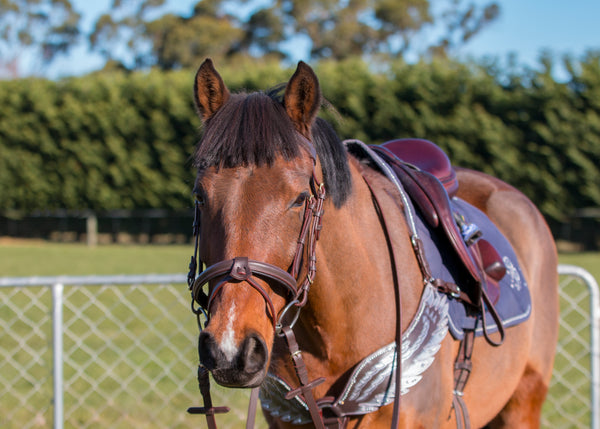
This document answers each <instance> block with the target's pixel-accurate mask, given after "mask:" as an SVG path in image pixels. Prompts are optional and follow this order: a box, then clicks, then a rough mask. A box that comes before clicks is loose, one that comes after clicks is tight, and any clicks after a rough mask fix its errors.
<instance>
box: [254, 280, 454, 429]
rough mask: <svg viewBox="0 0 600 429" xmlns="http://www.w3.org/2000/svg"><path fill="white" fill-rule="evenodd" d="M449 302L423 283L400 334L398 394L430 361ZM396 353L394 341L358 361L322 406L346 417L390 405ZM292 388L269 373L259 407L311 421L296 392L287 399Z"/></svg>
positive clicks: (293, 419)
mask: <svg viewBox="0 0 600 429" xmlns="http://www.w3.org/2000/svg"><path fill="white" fill-rule="evenodd" d="M448 303H449V299H448V297H447V296H446V295H444V294H440V293H438V292H437V291H436V289H435V288H434V287H433V286H431V285H427V286H425V288H424V290H423V295H422V296H421V302H420V304H419V308H418V310H417V314H416V315H415V317H414V319H413V321H412V322H411V324H410V326H409V327H408V328H407V329H406V331H404V333H403V334H402V387H401V394H402V395H404V394H406V393H407V392H408V391H409V389H410V388H411V387H413V386H414V385H416V384H417V383H418V382H419V381H420V380H421V378H422V377H423V373H424V372H425V370H427V368H429V367H430V366H431V364H432V363H433V361H434V359H435V354H436V353H437V352H438V350H439V349H440V347H441V344H442V340H443V339H444V337H445V336H446V334H447V332H448ZM396 353H397V352H396V343H395V342H394V343H391V344H388V345H387V346H384V347H382V348H381V349H379V350H377V351H376V352H374V353H372V354H371V355H369V356H367V357H366V358H365V359H363V360H362V361H361V362H359V363H358V365H356V367H355V368H354V370H353V371H352V373H351V374H350V377H349V379H348V381H347V382H346V386H345V387H344V389H343V391H342V393H341V394H340V395H339V396H338V397H337V399H336V400H335V401H334V402H333V403H331V404H327V405H325V406H324V407H323V408H329V409H331V410H332V412H333V413H334V414H335V415H336V416H348V415H362V414H368V413H370V412H373V411H376V410H377V409H379V408H380V407H382V406H384V405H388V404H391V403H392V402H393V401H394V397H395V394H396V383H395V372H396ZM291 390H292V388H291V387H290V386H289V385H288V384H287V383H286V382H285V381H284V380H282V379H281V378H279V377H277V376H275V375H273V374H270V373H269V374H268V375H267V377H266V378H265V381H264V382H263V384H262V385H261V387H260V394H259V395H260V400H261V404H262V407H263V408H264V409H265V410H267V411H268V412H269V413H270V414H271V415H272V416H276V417H279V418H280V419H282V420H283V421H286V422H292V423H294V424H307V423H310V422H312V419H311V417H310V414H309V411H308V406H307V405H306V403H305V402H304V401H303V400H302V399H301V398H300V397H299V396H296V397H294V398H292V399H291V400H286V399H285V396H286V394H287V393H288V392H290V391H291Z"/></svg>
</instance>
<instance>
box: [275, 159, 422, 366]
mask: <svg viewBox="0 0 600 429" xmlns="http://www.w3.org/2000/svg"><path fill="white" fill-rule="evenodd" d="M361 169H362V167H361V166H360V165H359V164H358V163H357V162H354V161H353V162H351V171H352V181H353V192H352V195H351V197H350V198H349V199H348V201H347V202H346V203H345V204H344V205H343V206H342V207H341V208H339V209H336V208H335V207H334V206H333V204H331V203H328V204H327V205H326V207H325V214H324V217H323V230H322V233H321V237H320V240H319V242H318V245H317V275H316V278H315V282H314V284H313V285H312V286H311V290H310V292H309V295H308V297H309V298H308V304H307V306H306V307H305V308H303V309H302V313H301V318H300V320H299V323H298V325H297V327H296V328H295V331H296V337H297V338H298V342H299V345H300V348H301V349H302V351H303V353H304V354H305V355H308V357H307V360H308V361H310V362H309V363H307V364H308V367H309V368H310V369H312V370H313V371H314V372H315V376H327V375H330V376H331V377H332V378H337V377H339V376H340V375H341V374H342V373H343V372H344V371H346V370H347V369H349V368H350V367H352V366H353V365H355V364H356V363H357V362H359V361H360V360H361V359H362V358H364V357H365V356H367V355H368V354H370V353H372V352H374V351H376V350H378V349H379V348H381V347H383V346H385V345H387V344H389V343H391V342H393V341H394V339H395V333H396V322H395V320H396V301H397V300H396V288H397V287H398V286H399V287H400V289H401V290H402V295H403V296H402V300H403V307H405V308H407V309H408V312H407V314H408V313H414V311H416V306H417V302H418V293H417V292H416V289H418V288H419V287H420V285H421V284H422V278H421V276H420V272H419V270H418V266H417V263H416V260H415V259H414V255H413V253H412V250H411V248H410V241H409V235H408V231H407V228H406V225H405V222H404V218H403V215H402V212H401V211H400V209H399V207H398V205H396V203H394V202H393V201H392V200H390V201H386V202H384V205H385V207H382V209H383V210H386V211H389V212H390V213H389V215H388V217H390V218H393V219H396V221H395V222H394V225H393V227H392V228H390V229H391V230H390V234H391V235H392V236H393V237H395V241H396V242H397V243H399V247H398V248H397V249H395V254H396V255H402V257H401V258H398V257H397V258H396V260H397V261H396V265H397V270H398V272H399V273H401V274H402V275H401V276H398V281H399V282H400V285H396V284H395V282H394V275H393V269H392V260H391V256H390V252H389V247H388V243H387V239H386V234H385V232H384V230H383V227H382V224H381V222H380V218H379V216H378V214H377V211H376V208H375V206H374V204H373V200H372V196H371V193H370V191H369V188H368V187H367V186H366V184H365V182H364V180H363V178H362V176H361ZM378 180H379V179H378ZM399 261H400V262H399ZM398 262H399V263H398ZM413 307H414V311H413V310H412V309H411V308H413ZM404 323H405V322H403V324H404ZM404 326H405V325H404ZM284 360H285V361H289V359H287V358H285V359H284Z"/></svg>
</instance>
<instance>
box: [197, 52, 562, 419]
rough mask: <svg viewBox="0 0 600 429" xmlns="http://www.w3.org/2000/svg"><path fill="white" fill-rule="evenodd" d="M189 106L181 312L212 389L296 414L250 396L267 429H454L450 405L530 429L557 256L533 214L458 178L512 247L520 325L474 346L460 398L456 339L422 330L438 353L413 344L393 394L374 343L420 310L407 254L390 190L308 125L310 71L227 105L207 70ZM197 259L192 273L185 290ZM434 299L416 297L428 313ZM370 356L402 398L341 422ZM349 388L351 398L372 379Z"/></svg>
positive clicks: (546, 351)
mask: <svg viewBox="0 0 600 429" xmlns="http://www.w3.org/2000/svg"><path fill="white" fill-rule="evenodd" d="M194 99H195V103H196V107H197V111H198V114H199V116H200V118H201V120H202V122H203V125H204V130H203V134H202V137H201V140H200V142H199V143H198V146H197V149H196V152H195V155H194V161H195V166H196V167H197V168H198V174H197V178H196V181H195V187H194V195H195V198H196V212H197V213H196V216H197V218H196V221H195V229H196V232H197V235H198V237H199V238H198V241H197V244H196V246H197V248H196V253H197V257H195V258H193V259H192V262H193V264H194V268H193V269H192V272H191V278H190V287H191V288H192V289H193V295H192V296H193V298H195V300H196V301H197V302H198V303H200V305H201V310H200V309H197V310H195V311H196V312H197V313H201V311H202V312H204V313H205V315H206V316H207V319H208V320H207V322H206V324H205V326H204V327H203V329H202V330H201V333H200V337H199V345H198V348H199V355H200V362H201V368H203V369H204V370H205V371H206V370H207V371H210V373H211V374H212V377H213V379H214V380H215V381H216V382H217V383H219V384H221V385H223V386H226V387H234V388H256V387H258V386H262V387H261V388H264V386H265V383H267V382H270V383H271V387H273V383H274V384H276V385H277V386H275V387H274V389H275V391H276V392H277V391H278V389H279V390H282V389H283V394H286V395H287V398H289V399H290V401H289V402H293V401H294V400H295V401H296V402H295V406H296V407H298V406H300V408H302V407H304V408H305V409H306V414H307V415H309V416H310V418H309V419H308V420H303V419H302V418H298V419H296V418H295V417H294V416H293V415H290V413H291V412H288V411H286V405H280V404H279V403H277V404H275V405H274V404H273V400H272V398H271V400H270V402H269V401H266V400H265V398H264V397H263V396H264V395H262V396H261V400H262V401H263V402H262V406H263V412H264V415H265V418H266V420H267V422H268V424H269V427H270V428H298V427H328V428H329V427H348V428H371V429H373V428H387V427H390V426H398V427H402V428H454V427H457V425H458V427H461V426H462V424H463V423H462V420H463V418H462V417H460V418H459V417H457V416H459V414H460V413H458V410H457V409H456V402H455V401H456V397H457V396H460V401H461V402H462V403H463V404H465V406H466V410H468V419H467V421H466V424H467V425H468V424H469V423H470V425H471V426H472V427H489V428H523V427H526V428H534V427H538V426H539V422H540V413H541V408H542V404H543V401H544V399H545V396H546V393H547V390H548V385H549V382H550V378H551V372H552V366H553V361H554V352H555V347H556V341H557V336H558V296H557V288H558V286H557V284H558V279H557V255H556V249H555V245H554V241H553V239H552V236H551V234H550V232H549V229H548V227H547V225H546V223H545V221H544V219H543V217H542V215H541V214H540V213H539V211H538V210H537V209H536V208H535V207H534V205H533V204H532V203H531V202H530V201H529V200H528V199H527V198H526V197H525V196H524V195H523V194H522V193H520V192H519V191H517V190H515V189H514V188H513V187H511V186H509V185H508V184H506V183H504V182H502V181H500V180H498V179H496V178H493V177H491V176H488V175H485V174H483V173H480V172H476V171H473V170H468V169H457V177H458V182H459V189H458V191H457V197H458V198H460V199H462V200H464V201H466V202H467V203H470V204H471V205H473V206H475V207H477V208H478V209H479V210H480V211H482V212H483V213H485V214H486V215H487V216H488V217H489V219H491V221H492V222H493V223H494V224H495V225H496V227H497V228H498V229H499V230H500V231H501V233H502V234H503V235H504V236H505V237H506V238H507V240H508V241H509V242H510V244H511V245H512V247H513V249H514V252H515V254H516V256H517V259H518V263H519V264H520V266H521V269H522V273H523V275H524V277H525V280H526V284H527V286H528V287H529V291H530V295H531V312H530V315H529V317H528V319H527V320H526V321H524V322H523V323H520V324H518V325H516V326H513V327H509V328H507V329H506V333H505V340H504V343H503V344H502V346H501V347H494V344H492V342H491V341H486V339H485V338H483V337H481V336H477V337H474V339H473V340H472V341H473V343H474V344H473V345H472V347H471V348H470V351H469V356H468V357H469V362H468V364H469V370H470V376H469V378H468V383H466V384H465V385H464V386H463V389H461V390H460V391H458V392H456V390H457V389H456V382H455V366H456V365H457V363H456V362H458V359H457V356H458V355H459V353H460V348H461V344H463V343H461V342H460V341H458V340H456V339H454V338H453V337H452V335H450V334H449V333H448V330H447V329H446V328H445V327H444V329H437V328H435V329H433V330H432V331H431V332H434V335H435V336H436V338H437V340H436V341H437V343H436V342H434V341H433V340H431V341H430V340H428V339H426V338H425V339H423V338H421V340H422V341H426V342H427V341H430V342H432V343H433V344H430V346H431V347H429V348H430V350H429V351H428V353H429V355H428V356H426V357H427V358H428V359H427V364H424V365H422V366H423V368H421V369H420V370H419V371H421V373H420V374H418V376H416V378H415V380H417V381H418V382H414V383H413V384H411V387H410V389H406V391H405V389H404V382H405V380H404V374H402V372H403V371H405V368H403V367H402V365H403V362H402V361H401V360H400V359H398V356H400V355H404V354H405V353H409V350H405V347H407V346H406V345H405V344H401V347H402V348H401V349H400V350H402V353H396V352H395V350H396V349H395V348H393V349H385V347H386V346H387V345H390V344H391V345H395V344H396V343H398V339H399V338H404V336H402V337H400V336H399V334H400V335H402V334H406V335H407V334H408V333H407V331H408V330H409V329H410V328H409V327H410V326H412V325H411V323H413V322H414V320H415V319H417V313H418V312H421V310H420V305H421V304H420V303H421V301H422V300H423V296H424V295H425V293H424V275H423V270H422V269H421V265H420V261H419V255H417V254H416V253H415V247H414V245H413V243H411V230H410V227H409V224H408V220H407V219H406V211H405V210H404V209H403V205H404V203H403V202H401V201H400V200H399V199H398V198H395V196H396V194H397V193H398V192H397V190H396V189H395V188H394V187H393V185H392V184H391V182H390V180H389V179H388V178H386V177H385V176H384V175H383V174H381V173H380V172H379V171H378V170H377V169H376V168H375V167H374V166H373V165H371V163H369V162H367V161H365V160H361V159H359V157H357V156H356V155H354V154H352V153H351V152H350V151H349V150H348V149H347V147H346V146H344V144H343V143H342V142H341V141H340V139H339V138H338V137H337V135H336V134H335V132H334V131H333V129H332V127H331V126H330V125H329V124H328V123H327V122H325V121H324V120H323V119H320V118H318V117H317V115H318V112H319V110H320V108H321V106H322V104H323V99H322V96H321V92H320V87H319V81H318V79H317V77H316V75H315V73H314V72H313V70H312V69H311V68H310V67H309V66H308V65H306V64H305V63H303V62H300V63H299V64H298V67H297V69H296V71H295V73H294V74H293V76H292V77H291V79H290V80H289V81H288V82H287V84H285V85H282V86H280V87H278V88H275V89H274V90H272V91H269V92H254V93H243V92H241V93H230V91H229V90H228V88H227V86H226V85H225V84H224V82H223V79H222V78H221V76H220V75H219V73H218V72H217V71H216V70H215V67H214V65H213V63H212V61H211V60H210V59H207V60H205V62H204V63H203V64H202V65H201V66H200V68H199V69H198V72H197V74H196V78H195V84H194ZM374 189H375V190H377V192H374V191H373V190H374ZM375 193H377V194H379V196H378V197H377V201H375V198H374V194H375ZM384 218H385V219H387V221H386V222H384ZM390 220H392V221H390ZM317 239H318V241H317ZM196 259H197V262H196ZM196 263H197V264H199V265H200V266H201V268H202V266H206V270H204V271H203V272H202V273H201V274H200V276H199V277H198V278H196V277H195V270H196V269H195V264H196ZM425 280H427V279H425ZM425 283H426V282H425ZM206 285H208V287H207V292H206V293H205V292H204V290H203V287H206ZM426 289H427V290H429V289H428V288H426ZM439 296H441V295H439V294H434V295H428V297H429V298H428V299H430V300H432V301H431V302H435V303H437V304H433V305H438V307H439V308H442V307H443V305H445V304H443V303H444V302H446V301H440V300H441V299H442V298H440V297H439ZM436 297H437V298H436ZM443 298H444V300H446V295H443ZM436 300H437V301H436ZM440 302H441V303H442V304H439V303H440ZM192 303H193V304H194V302H192ZM398 305H401V308H397V306H398ZM440 306H442V307H440ZM443 308H445V307H443ZM399 331H400V332H399ZM494 335H497V334H494ZM401 341H403V340H401ZM384 349H385V350H392V352H393V353H392V354H389V353H388V354H387V355H386V356H388V357H389V356H392V358H391V362H392V364H393V363H394V362H397V367H398V368H399V370H398V371H396V374H399V373H400V374H401V375H402V377H403V378H402V380H401V381H400V378H398V377H397V375H396V380H397V381H398V383H400V382H401V383H402V394H401V395H395V394H394V393H393V392H392V394H391V396H397V397H398V398H399V397H400V396H401V401H400V400H394V401H393V404H392V403H391V401H390V400H389V398H387V399H388V400H387V401H382V402H381V406H375V407H372V408H369V409H368V412H366V411H365V412H361V413H358V412H347V413H343V412H340V411H339V410H344V408H343V405H345V404H344V401H342V400H341V399H343V398H340V395H342V394H343V392H342V390H343V389H344V388H345V386H347V384H348V379H349V378H351V377H352V374H356V373H358V372H361V371H366V372H367V373H369V374H377V371H380V370H381V368H380V366H381V364H380V363H377V364H376V365H375V364H373V366H379V367H377V368H374V367H369V363H370V362H371V360H370V359H371V358H370V357H372V356H376V355H378V354H382V355H383V354H384V353H383V352H381V353H380V352H378V351H380V350H384ZM290 353H291V358H290ZM386 353H387V352H386ZM394 356H395V357H394ZM367 357H369V359H366V360H365V358H367ZM402 360H404V358H402ZM388 363H389V362H388ZM471 368H472V369H471ZM409 371H410V369H409ZM389 380H390V378H389V377H388V382H387V383H388V385H389V384H390V383H391V382H390V381H389ZM352 382H353V383H355V384H362V386H363V388H364V389H368V388H369V386H370V383H375V381H374V378H373V377H372V378H368V379H366V380H362V379H354V380H353V381H352ZM277 383H279V384H277ZM398 383H396V385H398ZM282 386H284V387H282ZM267 390H268V389H267ZM269 394H273V389H271V390H268V391H267V392H266V396H268V395H269ZM385 394H386V395H389V392H387V393H385ZM380 399H381V398H380ZM274 401H275V402H277V399H275V400H274ZM280 402H282V403H285V402H286V399H282V400H281V401H280ZM209 405H210V404H209ZM363 405H364V404H363ZM315 406H316V407H317V410H316V411H315ZM278 407H279V408H278ZM336 407H337V408H336ZM453 407H454V409H453ZM367 408H368V407H365V410H366V409H367ZM211 410H212V411H215V410H216V409H214V410H213V409H212V408H211ZM211 410H209V411H208V414H212V411H211ZM336 410H337V411H336ZM205 411H206V410H205ZM216 411H218V410H216ZM286 413H287V414H286ZM324 415H325V416H329V417H328V419H327V418H325V417H323V416H324Z"/></svg>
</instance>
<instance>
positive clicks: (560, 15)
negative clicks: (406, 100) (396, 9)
mask: <svg viewBox="0 0 600 429" xmlns="http://www.w3.org/2000/svg"><path fill="white" fill-rule="evenodd" d="M432 1H435V0H432ZM475 1H476V2H477V3H479V4H481V3H484V1H483V0H475ZM497 1H498V3H499V5H500V9H501V12H500V17H499V18H498V19H497V20H496V21H495V22H493V23H492V24H491V25H489V26H488V27H487V28H486V29H485V30H484V31H483V32H482V33H480V34H479V35H478V36H476V37H475V38H474V39H473V40H472V41H470V42H469V43H468V44H467V45H466V46H464V47H463V48H462V49H461V50H460V52H459V56H460V57H462V58H467V57H469V56H473V57H475V58H481V57H485V56H497V57H499V58H501V59H505V58H506V57H507V55H508V54H509V53H514V54H516V55H517V58H518V60H519V62H520V63H524V64H526V65H529V66H535V65H536V64H537V59H538V58H539V55H540V53H541V52H542V50H543V49H549V50H551V51H552V52H553V53H555V54H556V55H557V56H562V55H564V54H571V55H573V56H575V57H576V58H577V57H580V56H581V55H582V54H583V53H584V52H585V51H586V50H587V49H597V50H600V30H598V26H599V24H598V21H599V20H600V0H570V1H565V0H497ZM110 3H111V0H95V1H89V0H73V5H74V7H75V9H76V10H78V11H79V12H80V13H81V14H82V24H83V29H84V31H86V32H87V31H89V30H90V29H91V28H92V25H93V23H94V21H95V20H96V18H97V17H98V14H99V13H100V12H101V11H103V10H107V9H108V7H109V5H110ZM168 3H169V5H170V10H173V11H177V12H181V13H188V12H189V11H190V10H191V7H192V5H193V4H195V3H196V0H169V2H168ZM298 59H301V58H298ZM102 63H103V62H102V60H101V58H99V57H98V56H97V55H93V54H90V53H89V52H88V50H87V47H86V46H83V45H82V46H80V47H79V48H77V49H76V50H74V51H73V52H72V54H71V55H70V56H69V57H68V58H64V59H59V60H57V61H56V63H55V64H53V65H52V67H50V68H49V69H48V71H47V74H48V75H50V76H51V77H59V76H63V75H77V74H83V73H87V72H89V71H93V70H95V69H98V68H100V67H102ZM559 73H560V72H559ZM559 77H560V76H559Z"/></svg>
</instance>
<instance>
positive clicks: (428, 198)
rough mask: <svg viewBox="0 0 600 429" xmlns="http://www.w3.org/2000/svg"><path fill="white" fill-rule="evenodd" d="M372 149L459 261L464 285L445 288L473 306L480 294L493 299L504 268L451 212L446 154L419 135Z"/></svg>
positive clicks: (452, 181) (452, 186)
mask: <svg viewBox="0 0 600 429" xmlns="http://www.w3.org/2000/svg"><path fill="white" fill-rule="evenodd" d="M371 148H372V150H373V151H374V152H376V153H377V154H378V155H379V156H380V157H381V158H383V159H384V160H385V161H386V163H388V165H389V166H390V167H392V169H393V170H394V172H395V173H396V175H397V177H398V179H399V180H400V182H401V183H402V185H403V187H404V189H405V190H406V192H407V193H408V195H409V196H410V198H411V200H412V201H413V202H414V203H415V205H416V206H417V207H418V209H419V211H420V213H421V214H422V216H423V218H424V219H425V220H426V222H427V223H428V224H429V226H431V227H432V228H434V229H436V230H439V231H440V232H441V234H442V235H443V236H444V237H445V238H446V240H447V242H448V244H449V247H451V248H452V249H453V251H454V252H455V253H456V255H457V256H458V259H459V260H460V261H461V263H462V266H463V269H464V272H465V275H464V276H463V277H464V282H463V284H462V290H456V289H452V288H450V289H449V290H448V293H450V294H451V295H452V296H454V297H459V296H460V299H461V300H462V301H464V302H465V303H467V304H470V305H471V306H473V307H475V308H476V309H481V307H482V306H483V304H482V297H483V296H484V295H485V298H486V299H488V298H489V301H490V302H489V303H488V306H490V305H493V304H495V303H496V302H497V301H498V298H499V295H500V288H499V286H498V282H499V281H500V280H501V279H502V278H503V277H504V275H505V274H506V267H505V266H504V264H503V262H502V258H501V257H500V255H499V254H498V252H497V251H496V249H495V248H494V247H493V246H492V245H491V244H490V243H489V242H488V241H486V240H484V239H480V237H481V231H479V230H478V229H477V227H476V226H475V225H473V224H469V223H467V222H466V221H464V219H461V217H460V215H458V214H457V213H455V212H453V210H452V207H451V204H450V198H452V197H454V196H455V195H456V192H457V191H458V187H459V183H458V179H457V176H456V172H455V171H454V169H453V168H452V165H451V163H450V159H449V158H448V156H447V155H446V153H445V152H444V151H443V150H442V149H440V148H439V147H438V146H437V145H436V144H435V143H432V142H430V141H428V140H423V139H399V140H392V141H388V142H386V143H383V144H382V145H379V146H375V145H373V146H371ZM452 286H453V287H455V285H452Z"/></svg>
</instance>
